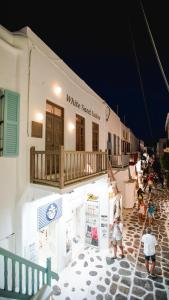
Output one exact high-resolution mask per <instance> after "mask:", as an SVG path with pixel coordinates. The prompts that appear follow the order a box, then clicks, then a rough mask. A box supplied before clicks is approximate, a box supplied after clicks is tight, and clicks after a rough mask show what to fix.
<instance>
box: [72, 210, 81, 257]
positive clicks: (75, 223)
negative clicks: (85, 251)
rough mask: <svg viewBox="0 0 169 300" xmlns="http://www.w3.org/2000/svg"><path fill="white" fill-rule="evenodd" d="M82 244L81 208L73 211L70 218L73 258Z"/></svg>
mask: <svg viewBox="0 0 169 300" xmlns="http://www.w3.org/2000/svg"><path fill="white" fill-rule="evenodd" d="M82 242H83V226H82V206H80V207H77V208H76V209H74V211H73V218H72V255H73V256H75V255H76V254H77V252H78V250H80V249H81V247H82Z"/></svg>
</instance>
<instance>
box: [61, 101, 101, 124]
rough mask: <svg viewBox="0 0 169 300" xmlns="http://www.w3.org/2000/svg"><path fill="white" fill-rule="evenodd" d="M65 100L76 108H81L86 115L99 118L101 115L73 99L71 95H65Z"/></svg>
mask: <svg viewBox="0 0 169 300" xmlns="http://www.w3.org/2000/svg"><path fill="white" fill-rule="evenodd" d="M66 99H67V102H68V103H70V104H72V105H73V106H75V107H77V108H78V109H81V110H83V111H84V112H85V113H87V114H88V115H90V116H92V117H94V118H96V119H98V120H100V119H101V117H100V116H99V115H98V114H97V113H96V112H94V111H93V110H92V109H91V108H88V107H86V106H85V105H84V104H81V103H79V102H78V101H77V100H76V99H74V98H73V97H71V96H69V95H67V96H66Z"/></svg>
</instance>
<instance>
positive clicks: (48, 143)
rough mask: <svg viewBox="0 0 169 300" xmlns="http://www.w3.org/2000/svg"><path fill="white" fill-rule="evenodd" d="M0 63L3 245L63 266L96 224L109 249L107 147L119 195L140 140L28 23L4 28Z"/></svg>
mask: <svg viewBox="0 0 169 300" xmlns="http://www.w3.org/2000/svg"><path fill="white" fill-rule="evenodd" d="M0 69H1V72H0V91H1V99H0V117H1V120H0V128H1V129H0V151H1V157H0V170H1V171H0V199H1V206H0V207H1V209H0V246H1V247H4V248H7V249H9V250H11V251H13V252H16V253H18V254H20V255H23V256H24V257H26V258H28V259H30V260H33V261H35V262H37V263H42V264H43V262H44V260H45V258H46V257H47V256H51V257H52V265H53V269H54V271H55V270H56V271H59V270H61V269H63V268H64V266H65V265H66V264H67V263H68V262H69V261H70V260H71V259H72V258H73V256H74V255H75V254H76V252H77V251H78V250H79V249H80V247H83V246H84V244H85V243H89V244H90V243H92V240H91V232H92V228H94V227H96V228H97V230H98V238H99V241H98V246H99V247H101V248H106V247H108V234H109V232H108V230H109V229H108V224H109V197H108V188H109V180H108V175H107V152H105V149H108V154H109V155H112V166H113V167H119V168H118V172H116V173H117V174H116V175H115V179H116V181H117V185H118V187H119V189H120V190H121V192H122V195H123V199H124V201H125V199H127V193H128V190H127V185H126V182H128V179H129V171H128V162H129V157H128V155H127V153H129V152H130V151H131V149H132V150H133V151H138V149H137V143H136V140H137V139H136V138H133V137H132V139H130V137H131V134H130V129H129V128H127V127H126V126H125V125H124V124H122V122H121V121H120V118H119V117H118V116H117V115H116V114H115V113H114V112H113V111H112V110H111V109H110V108H109V107H108V105H107V104H106V102H105V101H104V100H103V99H102V98H100V97H99V96H98V95H97V94H96V93H95V92H94V91H93V90H92V89H91V88H90V87H88V86H87V84H86V83H85V82H84V81H82V80H81V79H80V78H79V77H78V76H77V75H76V74H75V73H74V72H73V71H72V70H71V69H70V68H69V67H68V66H67V65H66V64H65V63H64V62H63V61H62V60H61V59H60V58H59V57H58V56H57V55H56V54H55V53H54V52H53V51H52V50H51V49H50V48H49V47H48V46H47V45H46V44H45V43H44V42H43V41H42V40H40V38H39V37H38V36H36V35H35V34H34V33H33V32H32V31H31V29H30V28H28V27H26V28H23V29H22V30H20V31H19V32H15V33H11V32H9V31H7V30H6V29H5V28H3V27H0ZM2 70H3V71H2ZM133 141H134V142H133ZM61 146H62V147H61ZM32 147H33V148H32ZM30 150H31V154H30ZM127 184H128V183H127ZM130 187H131V186H130ZM106 191H107V192H106ZM130 193H131V189H130ZM132 197H133V199H134V183H132V195H131V194H130V198H132ZM101 224H102V225H104V226H101Z"/></svg>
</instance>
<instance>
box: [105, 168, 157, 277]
mask: <svg viewBox="0 0 169 300" xmlns="http://www.w3.org/2000/svg"><path fill="white" fill-rule="evenodd" d="M162 179H163V178H160V179H159V177H157V176H156V174H155V173H150V174H147V177H146V180H147V181H146V184H145V185H143V188H141V187H140V188H139V189H138V191H137V199H138V217H139V221H140V222H142V221H147V227H146V229H145V233H144V234H143V236H142V238H141V243H142V246H143V251H144V256H145V266H146V270H147V274H148V275H150V276H151V277H156V275H155V262H156V256H155V252H156V246H157V240H156V237H155V236H154V235H153V234H152V233H153V232H152V225H153V224H154V222H155V213H157V212H158V208H159V206H158V199H156V196H155V194H154V193H153V191H152V188H153V186H154V185H156V184H157V182H156V181H157V180H158V182H159V183H161V185H162V187H163V180H162ZM147 186H148V191H147V190H146V188H147ZM147 192H148V194H147ZM145 194H147V197H144V195H145ZM144 198H145V199H144ZM145 224H146V223H145ZM122 238H123V224H122V222H121V220H120V217H119V216H117V217H116V218H114V220H113V222H112V224H110V244H111V246H113V250H114V255H113V256H112V259H113V260H114V259H116V258H117V247H118V246H119V249H120V254H121V258H124V249H123V243H122ZM150 261H151V264H150Z"/></svg>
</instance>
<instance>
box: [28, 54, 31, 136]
mask: <svg viewBox="0 0 169 300" xmlns="http://www.w3.org/2000/svg"><path fill="white" fill-rule="evenodd" d="M31 58H32V48H31V49H30V50H29V57H28V90H27V100H28V101H27V136H28V137H29V102H30V79H31Z"/></svg>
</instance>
